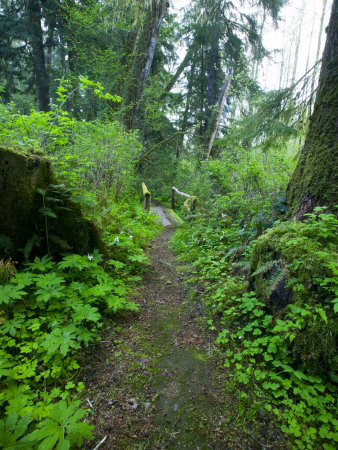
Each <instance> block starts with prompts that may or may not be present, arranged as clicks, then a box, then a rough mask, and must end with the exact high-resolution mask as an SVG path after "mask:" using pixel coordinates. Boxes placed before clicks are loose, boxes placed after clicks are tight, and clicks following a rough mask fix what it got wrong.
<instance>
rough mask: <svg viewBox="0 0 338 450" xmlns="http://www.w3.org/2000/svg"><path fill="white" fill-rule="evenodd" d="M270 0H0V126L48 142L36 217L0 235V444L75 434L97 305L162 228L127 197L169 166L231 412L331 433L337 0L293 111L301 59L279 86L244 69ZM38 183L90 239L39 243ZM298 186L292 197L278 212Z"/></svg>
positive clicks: (115, 291) (108, 305)
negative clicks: (89, 225)
mask: <svg viewBox="0 0 338 450" xmlns="http://www.w3.org/2000/svg"><path fill="white" fill-rule="evenodd" d="M285 3H286V2H285V0H254V1H249V0H234V1H232V2H228V1H224V0H191V4H190V6H189V7H188V8H187V9H186V10H185V11H184V13H182V16H176V15H175V14H173V13H172V11H171V7H170V4H169V2H167V1H165V0H147V1H145V2H142V1H140V0H130V1H128V2H124V1H120V0H105V1H101V0H100V1H98V0H79V1H75V0H60V1H56V0H27V1H21V0H13V1H9V0H0V27H1V29H2V31H3V32H2V33H1V36H0V99H1V103H0V144H1V146H4V147H3V148H6V146H9V147H11V146H15V148H23V149H26V150H27V149H29V152H31V154H34V155H43V156H44V157H46V158H48V159H50V160H51V163H52V167H53V172H54V174H55V180H56V181H55V182H57V183H58V184H53V185H49V186H46V188H45V189H38V190H37V194H38V196H39V201H41V205H40V206H41V207H40V209H39V210H38V213H37V214H38V215H39V218H40V219H41V218H43V220H40V221H37V222H39V224H40V225H39V226H40V228H39V229H38V230H34V234H32V238H31V239H30V240H29V241H28V242H27V243H26V245H25V246H24V248H13V242H11V240H10V239H8V237H7V236H5V235H1V234H0V348H1V350H0V378H1V386H2V391H1V393H0V412H1V415H2V419H1V420H0V447H3V448H8V449H14V448H15V449H16V448H27V449H29V448H38V449H47V450H48V449H50V450H52V449H55V448H56V449H59V450H61V449H68V448H80V447H81V446H83V445H84V440H90V439H91V438H92V426H90V425H89V424H88V423H87V422H86V419H84V417H85V415H86V411H85V409H83V408H82V407H83V403H84V402H83V393H84V385H83V382H82V381H81V367H82V363H83V361H84V359H85V355H86V352H88V351H90V349H92V348H93V347H94V346H95V345H97V344H98V343H99V342H100V339H101V337H102V336H103V333H104V329H105V326H106V325H107V324H109V326H110V328H111V330H113V333H115V334H117V333H118V332H119V327H116V326H115V325H114V317H116V315H118V314H122V313H123V312H124V311H137V310H138V305H136V304H135V303H133V302H131V301H130V300H129V298H130V294H131V292H132V290H133V288H134V286H135V283H136V282H138V281H139V280H140V279H141V276H140V275H142V273H143V271H144V270H146V267H147V256H146V255H145V251H144V250H145V247H146V245H147V243H148V242H149V241H150V240H151V239H152V238H153V237H154V236H155V234H156V233H157V232H158V231H159V229H160V227H159V226H158V225H157V223H156V220H155V218H154V216H153V215H152V213H150V212H145V211H144V210H143V209H142V208H141V205H140V201H139V200H140V198H139V197H138V192H139V191H140V182H141V181H146V183H147V186H148V187H149V189H150V191H151V193H152V195H153V197H156V198H157V199H158V200H160V201H161V202H162V203H164V204H167V206H168V205H169V202H170V192H171V187H172V186H173V185H175V186H177V187H178V188H179V189H181V190H182V191H184V192H188V193H189V194H191V195H193V196H194V198H197V209H196V210H195V211H187V209H189V208H185V207H184V205H183V201H181V200H180V199H179V198H178V199H177V206H178V211H177V212H178V214H180V215H181V217H182V219H181V221H182V222H183V218H184V221H185V223H184V224H183V225H182V226H181V227H180V228H179V229H178V231H177V233H176V234H175V236H174V238H173V246H174V248H175V250H176V251H177V252H178V253H179V254H181V255H182V258H184V259H185V260H187V261H189V262H190V263H191V264H192V266H193V268H194V269H193V270H194V273H193V276H192V280H193V281H194V282H195V283H196V284H202V285H203V288H204V295H203V300H204V304H205V316H206V317H205V319H206V320H205V323H206V324H207V326H208V327H209V329H210V331H212V332H214V337H215V342H217V344H218V351H219V355H220V358H221V359H222V362H223V363H224V366H225V368H226V370H228V371H229V373H230V375H229V378H230V381H228V382H227V381H225V383H227V387H228V388H229V389H232V390H233V391H234V392H235V393H236V394H237V396H238V399H239V402H238V405H239V412H240V413H241V414H242V416H243V417H244V418H243V423H244V422H245V420H246V419H247V418H249V419H250V420H255V418H256V417H257V413H258V412H260V414H269V416H271V417H275V419H276V420H277V421H279V423H280V428H281V430H282V431H283V432H284V433H285V434H286V435H287V436H288V437H289V439H290V442H291V444H292V445H294V446H295V447H296V448H306V449H308V448H309V449H311V448H325V449H333V448H335V443H336V442H337V440H338V437H337V431H336V430H337V425H338V422H337V420H336V417H335V415H334V414H335V406H336V403H337V396H336V394H337V388H336V385H337V376H338V375H337V371H336V364H337V353H336V343H337V333H338V330H337V319H336V314H337V263H336V261H337V252H338V250H337V219H336V215H335V212H336V211H335V208H334V205H332V202H331V203H330V210H328V209H327V208H325V204H326V203H325V199H327V198H328V196H327V194H328V193H329V194H330V198H333V194H334V191H335V189H336V186H335V185H334V183H332V182H331V181H330V180H331V178H330V177H331V176H332V175H333V173H334V172H333V169H334V166H335V164H334V161H335V158H336V157H337V151H336V149H337V147H336V135H335V130H336V129H335V126H336V125H335V121H334V119H335V117H336V115H337V114H336V113H337V97H336V96H334V92H333V90H334V88H335V81H336V80H337V68H336V66H337V58H334V57H331V56H332V55H334V54H336V48H337V37H336V36H337V23H338V22H337V0H334V4H333V5H334V6H333V8H332V16H331V22H330V26H329V33H328V36H329V38H328V42H327V47H326V51H325V53H324V60H323V68H322V70H321V74H320V83H319V89H318V92H317V101H316V103H315V113H314V117H315V119H316V120H313V119H312V121H310V122H309V113H311V107H312V106H311V105H312V104H313V98H314V97H315V91H314V80H315V78H314V76H313V71H314V72H316V71H317V72H318V70H319V64H318V63H317V64H316V66H315V67H314V69H313V71H312V70H310V71H309V72H308V73H306V74H305V75H304V76H303V77H302V78H301V79H300V80H299V81H297V82H295V80H293V82H292V85H291V86H288V87H287V88H285V89H282V90H279V91H273V92H263V91H262V89H261V88H260V86H259V84H258V83H257V71H258V67H259V64H260V62H261V61H262V59H263V58H264V57H265V56H266V55H267V52H266V50H265V49H264V47H263V45H262V35H263V31H264V26H265V21H266V20H267V17H271V19H272V22H273V23H274V24H277V22H278V18H279V17H278V16H279V12H280V10H281V8H282V7H283V5H284V4H285ZM181 56H182V57H181ZM330 58H331V59H330ZM283 77H284V75H283V74H281V78H283ZM323 80H324V81H323ZM325 80H329V83H328V82H326V81H325ZM309 89H311V92H309ZM317 105H319V107H317ZM325 113H327V114H329V116H328V115H326V114H325ZM309 123H310V133H309V134H307V129H308V126H309ZM311 124H312V125H313V124H315V126H312V128H311ZM316 124H317V125H316ZM318 124H319V125H320V126H318ZM322 125H323V126H322ZM324 125H325V126H324ZM319 131H320V132H321V133H322V134H318V133H319ZM323 135H325V136H324V137H323ZM306 136H307V137H308V136H310V137H311V142H310V141H309V139H307V140H306V142H307V144H306V145H305V147H304V149H303V151H302V152H301V158H300V161H301V164H299V163H298V165H297V160H298V155H299V153H300V152H299V151H300V150H301V148H302V142H303V139H305V138H306ZM324 138H325V139H324ZM309 142H310V143H311V146H310V144H309ZM312 142H315V144H316V145H314V146H312ZM320 143H322V146H321V145H320ZM324 147H325V148H324ZM308 148H310V150H311V151H310V153H309V150H308ZM323 150H325V152H326V153H325V154H328V155H329V156H330V160H331V157H332V162H333V164H331V165H330V164H328V161H327V160H326V158H325V157H323V153H322V151H323ZM309 154H310V156H308V155H309ZM296 166H297V169H296V171H294V169H295V167H296ZM304 167H305V168H306V173H307V177H306V183H305V181H304V180H305V178H304V177H302V173H303V171H304V170H305V169H304ZM314 168H315V169H316V177H317V178H316V179H317V180H320V183H319V182H317V183H316V186H312V184H313V179H314V178H313V174H314ZM303 169H304V170H303ZM292 174H294V175H293V178H292V180H293V182H294V183H295V185H296V186H298V185H300V186H301V187H300V188H298V187H297V189H296V191H297V195H296V196H294V197H295V198H296V200H295V201H294V200H292V201H293V203H294V204H293V206H292V208H291V209H290V201H289V204H288V201H287V196H286V194H285V193H286V192H289V197H290V192H293V191H294V190H295V189H293V188H292V185H291V188H290V178H291V177H292ZM328 175H330V177H329V176H328ZM0 176H1V173H0ZM332 179H333V176H332ZM288 184H289V188H288V189H287V186H288ZM310 191H311V192H314V193H315V195H316V198H312V197H313V195H312V197H311V198H310V197H309V193H310ZM55 192H58V193H59V194H60V192H62V195H64V196H65V197H66V198H67V199H71V200H72V202H73V204H77V206H78V205H80V206H79V210H80V208H81V211H82V215H83V216H84V217H85V218H86V219H88V220H90V221H92V222H93V224H94V225H93V226H94V227H95V229H97V230H98V235H99V236H100V240H101V241H100V242H101V243H102V246H101V250H102V251H101V252H100V251H98V249H95V248H93V249H92V250H91V251H90V252H89V253H88V254H76V253H74V252H72V251H71V248H70V247H69V246H68V247H67V243H65V242H61V240H60V239H59V244H60V245H59V247H61V248H62V251H59V252H58V253H55V254H52V253H51V252H49V245H48V240H49V239H51V233H49V231H50V230H53V224H54V223H55V222H54V221H55V220H56V219H57V216H58V211H59V210H60V208H62V207H63V206H62V205H63V204H62V205H61V203H62V202H60V195H59V194H57V195H56V194H55ZM317 197H318V198H317ZM0 201H1V199H0ZM301 202H302V203H305V206H306V208H308V207H309V208H308V209H306V208H305V209H304V211H305V212H307V211H310V214H307V215H305V217H303V221H302V222H296V221H294V220H291V221H288V222H286V221H285V220H286V218H287V215H288V214H289V215H291V214H294V212H295V211H297V210H298V209H299V207H300V203H301ZM309 205H310V206H309ZM316 205H320V206H321V207H320V208H317V209H314V206H316ZM58 208H59V209H58ZM301 209H302V208H301ZM304 211H303V210H302V212H303V213H304ZM40 216H41V217H40ZM299 217H302V214H300V216H299ZM0 219H1V218H0ZM41 224H42V226H41ZM69 226H71V225H70V224H69ZM54 239H57V240H58V236H56V237H55V236H54ZM43 244H44V245H43ZM45 248H47V249H48V253H50V254H48V255H44V253H43V251H44V250H43V249H45ZM85 253H87V252H85ZM13 254H15V255H18V254H20V258H18V259H20V261H21V262H23V263H22V264H21V265H19V264H18V263H17V262H15V261H13V260H12V259H11V255H13ZM37 255H38V256H37Z"/></svg>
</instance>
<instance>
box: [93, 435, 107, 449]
mask: <svg viewBox="0 0 338 450" xmlns="http://www.w3.org/2000/svg"><path fill="white" fill-rule="evenodd" d="M107 437H108V435H106V436H105V437H104V438H103V439H102V440H101V441H100V442H99V443H98V444H97V446H96V447H95V448H93V450H97V449H98V448H99V447H101V445H102V444H103V443H104V441H105V440H106V439H107Z"/></svg>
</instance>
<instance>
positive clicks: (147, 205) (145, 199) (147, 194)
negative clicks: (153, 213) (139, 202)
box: [142, 183, 151, 209]
mask: <svg viewBox="0 0 338 450" xmlns="http://www.w3.org/2000/svg"><path fill="white" fill-rule="evenodd" d="M142 193H143V207H144V209H150V201H151V194H150V192H149V191H148V188H147V186H146V184H145V183H142Z"/></svg>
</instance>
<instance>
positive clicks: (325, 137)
mask: <svg viewBox="0 0 338 450" xmlns="http://www.w3.org/2000/svg"><path fill="white" fill-rule="evenodd" d="M336 16H337V15H336ZM336 16H335V17H334V16H332V18H331V23H330V27H329V32H328V38H327V46H326V49H325V52H324V57H323V65H322V71H321V75H320V81H319V92H318V96H317V99H316V103H315V107H314V112H313V115H312V117H311V120H310V126H309V132H308V135H307V137H306V142H305V145H304V148H303V150H302V152H301V155H300V158H299V161H298V164H297V167H296V169H295V171H294V173H293V175H292V178H291V180H290V183H289V186H288V188H287V201H288V204H289V206H290V210H289V214H290V216H294V215H297V217H301V216H303V214H304V213H306V212H310V211H311V210H313V208H314V207H315V206H317V205H321V206H322V205H326V206H328V207H329V208H330V210H331V211H334V207H335V205H336V203H337V198H338V190H337V180H336V168H337V166H338V141H337V115H338V88H337V79H338V58H337V57H333V58H331V56H332V55H336V54H337V50H338V49H337V48H334V46H335V47H337V39H336V38H335V36H336V33H337V29H338V19H337V17H336ZM328 44H330V45H332V48H331V47H330V45H328ZM330 58H331V59H330Z"/></svg>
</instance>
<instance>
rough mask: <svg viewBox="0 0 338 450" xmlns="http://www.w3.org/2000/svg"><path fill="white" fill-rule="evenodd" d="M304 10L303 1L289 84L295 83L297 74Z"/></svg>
mask: <svg viewBox="0 0 338 450" xmlns="http://www.w3.org/2000/svg"><path fill="white" fill-rule="evenodd" d="M304 10H305V0H303V3H302V7H301V9H300V11H299V23H298V24H297V37H296V48H295V57H294V60H293V69H292V77H291V84H293V83H294V82H295V79H296V74H297V66H298V56H299V46H300V41H301V36H302V27H303V19H304Z"/></svg>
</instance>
